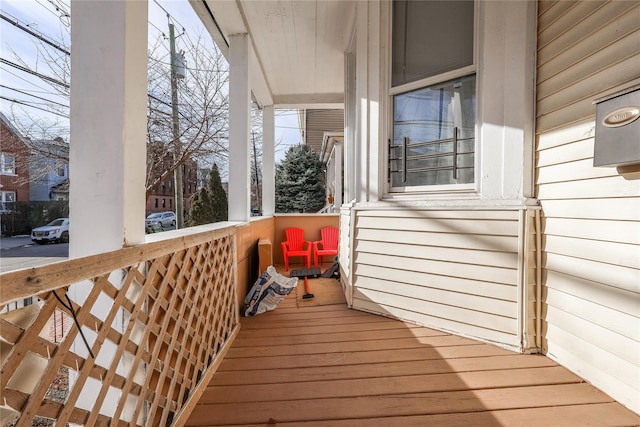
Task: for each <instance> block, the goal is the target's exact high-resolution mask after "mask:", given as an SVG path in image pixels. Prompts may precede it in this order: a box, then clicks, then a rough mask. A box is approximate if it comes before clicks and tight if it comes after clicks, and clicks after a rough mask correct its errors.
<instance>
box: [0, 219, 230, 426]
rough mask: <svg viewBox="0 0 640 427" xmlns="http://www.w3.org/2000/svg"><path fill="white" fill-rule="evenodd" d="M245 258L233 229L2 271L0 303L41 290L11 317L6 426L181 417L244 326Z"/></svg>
mask: <svg viewBox="0 0 640 427" xmlns="http://www.w3.org/2000/svg"><path fill="white" fill-rule="evenodd" d="M236 264H237V261H236V244H235V229H234V228H233V227H227V228H221V229H209V230H206V231H200V232H194V233H192V234H189V235H186V236H182V237H177V238H174V239H170V240H163V241H161V242H156V243H149V244H145V245H141V246H136V247H130V248H124V249H121V250H118V251H114V252H109V253H104V254H99V255H94V256H90V257H86V258H79V259H74V260H69V261H65V262H61V263H56V264H51V265H48V266H44V267H39V268H32V269H25V270H19V271H16V272H10V273H5V274H2V275H0V283H1V288H0V310H3V309H4V307H5V306H6V305H7V304H8V303H10V302H12V301H16V300H18V299H22V298H28V297H36V296H37V297H38V298H39V301H38V302H37V303H36V304H34V305H31V306H28V307H25V308H23V309H19V310H14V311H10V312H6V313H3V314H1V315H0V365H1V371H0V391H1V392H2V395H1V396H0V405H1V407H0V415H1V421H2V423H1V425H2V426H5V424H6V423H7V422H10V423H12V424H13V423H15V425H16V426H29V425H30V424H31V422H32V420H34V419H37V418H41V419H42V418H44V419H50V420H52V424H53V422H55V424H56V425H62V426H64V425H67V423H74V424H82V425H91V426H94V425H105V426H106V425H110V426H118V425H134V426H158V425H162V426H164V425H172V424H174V423H175V424H180V423H181V422H182V421H183V420H184V419H186V417H187V416H188V415H189V412H190V410H191V409H192V407H193V406H194V405H195V403H196V402H197V400H198V398H199V397H200V395H201V393H202V391H203V390H204V387H205V386H206V384H207V383H208V381H209V379H210V377H211V375H213V372H215V369H216V368H217V366H218V364H219V363H220V361H221V359H222V357H224V354H225V353H226V351H227V349H228V348H229V346H230V345H231V343H232V342H233V340H234V338H235V336H236V335H237V333H238V328H239V318H238V307H237V302H236V301H237V298H236ZM67 296H68V297H69V298H68V297H67ZM61 315H64V316H65V320H64V321H61V320H60V319H61ZM65 321H66V325H67V326H66V327H65V328H64V329H61V328H60V326H59V325H61V324H65ZM78 325H79V326H80V329H78ZM55 326H57V328H55V332H50V331H53V330H54V327H55ZM60 330H63V331H64V333H63V335H62V334H60V332H59V331H60ZM60 335H62V336H60ZM43 421H44V420H43Z"/></svg>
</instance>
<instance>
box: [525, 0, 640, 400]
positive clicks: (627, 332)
mask: <svg viewBox="0 0 640 427" xmlns="http://www.w3.org/2000/svg"><path fill="white" fill-rule="evenodd" d="M538 10H539V17H538V29H539V33H538V63H537V64H538V72H537V75H538V86H537V95H538V103H537V152H536V166H537V167H536V195H537V197H538V199H539V200H540V203H541V207H542V211H541V215H542V233H543V238H542V249H543V257H542V267H543V275H542V282H543V285H544V292H543V298H544V299H543V301H544V306H543V319H544V325H543V326H544V327H543V330H544V333H545V336H544V340H543V349H544V350H545V351H546V352H547V354H548V355H549V356H550V357H552V358H554V359H556V360H557V361H558V362H560V363H562V364H563V365H565V366H567V367H568V368H569V369H571V370H573V371H574V372H576V373H578V374H579V375H581V376H582V377H583V378H585V379H586V380H588V381H590V382H592V383H593V384H594V385H596V386H598V387H600V388H601V389H603V390H604V391H605V392H606V393H608V394H610V395H611V396H613V397H614V398H615V399H617V400H619V401H620V402H622V403H623V404H625V405H626V406H628V407H630V408H631V409H633V410H634V411H636V412H640V180H639V179H638V177H637V176H632V175H627V176H623V175H621V174H620V173H619V172H618V171H617V170H616V169H615V168H594V167H593V147H594V133H595V132H594V130H595V123H594V116H595V106H594V105H593V101H594V100H596V99H598V98H601V97H602V96H605V95H607V94H610V93H614V92H616V91H618V90H622V89H625V88H626V87H630V86H632V85H634V84H637V83H639V82H640V75H639V74H638V70H639V69H640V3H638V2H623V1H614V2H602V1H598V2H562V1H561V2H552V1H549V2H543V3H542V2H541V3H540V4H539V9H538Z"/></svg>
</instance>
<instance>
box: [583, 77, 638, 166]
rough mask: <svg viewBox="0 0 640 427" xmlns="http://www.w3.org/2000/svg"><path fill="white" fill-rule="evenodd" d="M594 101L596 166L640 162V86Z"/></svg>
mask: <svg viewBox="0 0 640 427" xmlns="http://www.w3.org/2000/svg"><path fill="white" fill-rule="evenodd" d="M595 104H596V139H595V144H594V152H593V166H625V165H634V164H640V88H638V87H635V88H634V89H633V90H630V91H629V90H628V91H626V92H623V93H621V92H618V93H617V94H614V95H612V96H610V97H608V98H605V99H600V100H597V101H596V102H595Z"/></svg>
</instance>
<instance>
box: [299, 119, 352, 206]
mask: <svg viewBox="0 0 640 427" xmlns="http://www.w3.org/2000/svg"><path fill="white" fill-rule="evenodd" d="M303 115H304V127H303V138H304V142H305V144H307V145H308V146H309V147H311V149H312V150H314V151H316V152H317V153H318V155H319V156H320V160H321V161H322V162H323V163H325V165H326V175H325V188H326V192H327V197H326V199H327V205H326V207H325V208H324V209H323V211H325V212H336V209H335V207H336V206H340V205H342V170H343V169H344V165H343V163H342V144H343V142H344V110H343V109H329V110H314V109H307V110H304V112H303Z"/></svg>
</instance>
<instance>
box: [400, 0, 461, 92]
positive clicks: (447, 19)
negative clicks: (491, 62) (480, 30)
mask: <svg viewBox="0 0 640 427" xmlns="http://www.w3.org/2000/svg"><path fill="white" fill-rule="evenodd" d="M473 14H474V10H473V1H407V0H396V1H394V2H393V29H392V31H393V35H392V37H393V43H392V78H391V79H392V85H393V86H399V85H402V84H405V83H409V82H413V81H416V80H420V79H424V78H426V77H431V76H436V75H438V74H442V73H444V72H447V71H452V70H456V69H459V68H462V67H466V66H469V65H473V34H474V29H473V16H474V15H473Z"/></svg>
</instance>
